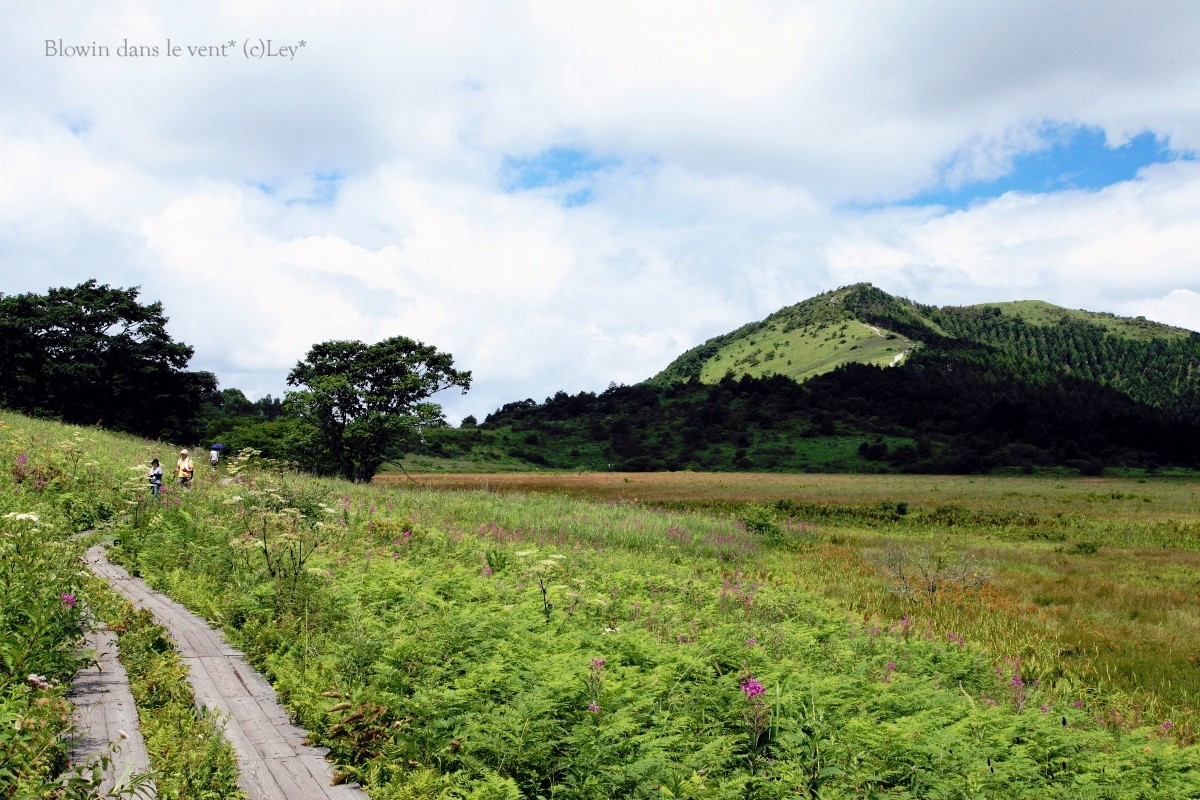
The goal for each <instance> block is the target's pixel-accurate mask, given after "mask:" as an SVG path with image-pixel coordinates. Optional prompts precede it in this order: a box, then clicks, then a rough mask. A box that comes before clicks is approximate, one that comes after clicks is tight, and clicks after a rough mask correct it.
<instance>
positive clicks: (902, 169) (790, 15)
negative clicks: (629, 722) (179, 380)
mask: <svg viewBox="0 0 1200 800" xmlns="http://www.w3.org/2000/svg"><path fill="white" fill-rule="evenodd" d="M0 19H3V20H4V24H3V25H2V26H0V293H3V294H17V293H21V292H39V293H43V292H45V291H46V290H47V289H49V288H50V287H57V286H74V285H77V284H79V283H81V282H83V281H86V280H88V279H93V278H94V279H96V280H98V281H100V282H101V283H106V284H109V285H113V286H120V287H129V286H138V287H140V290H141V295H140V297H141V299H142V300H143V301H144V302H151V301H161V302H162V303H163V307H164V312H165V314H166V316H167V317H169V320H170V322H169V324H168V330H169V331H170V333H171V335H172V336H173V337H174V338H175V339H176V340H177V341H182V342H185V343H187V344H189V345H191V346H192V347H193V348H194V349H195V355H194V357H193V359H192V362H191V368H192V369H198V370H208V371H211V372H213V373H215V374H216V375H217V377H218V379H219V381H220V384H221V387H222V388H238V389H241V390H242V391H244V392H245V393H246V394H247V396H249V397H250V398H252V399H257V398H259V397H262V396H264V395H266V394H271V395H273V396H276V397H278V396H280V395H282V394H283V393H284V392H285V391H286V390H287V388H288V387H287V385H286V376H287V373H288V372H289V370H290V369H291V368H292V367H293V366H294V365H295V364H296V362H297V361H299V360H300V359H302V358H303V357H304V355H305V353H306V352H307V351H308V349H309V348H310V347H311V346H312V345H313V344H316V343H318V342H323V341H328V340H333V339H356V340H360V341H363V342H367V343H373V342H376V341H380V340H382V339H385V338H387V337H390V336H396V335H403V336H408V337H411V338H414V339H417V340H420V341H422V342H425V343H428V344H432V345H434V346H436V347H437V348H438V349H439V350H442V351H445V352H449V353H452V354H453V356H454V360H455V366H456V368H458V369H464V370H470V371H471V372H472V375H473V386H472V388H471V391H470V392H469V393H467V394H466V395H462V394H459V393H457V392H456V393H453V394H451V393H444V394H442V395H439V396H438V397H437V398H436V399H437V400H438V401H440V402H441V403H442V404H443V406H444V408H445V410H446V414H447V418H448V419H449V420H450V421H451V422H457V421H458V420H460V419H461V418H462V417H463V416H465V415H467V414H471V415H474V416H476V417H478V418H479V419H482V418H483V417H484V416H486V415H487V414H488V413H490V412H491V411H493V410H495V409H496V408H498V407H499V406H500V405H502V404H504V403H507V402H511V401H514V400H521V399H525V398H533V399H535V400H541V399H543V398H545V397H547V396H549V395H552V394H554V393H555V392H556V391H559V390H563V391H567V392H569V393H576V392H579V391H601V390H603V389H604V388H605V387H607V386H608V385H609V384H610V383H612V382H615V383H618V384H621V383H626V384H631V383H636V382H638V381H641V380H644V379H645V378H648V377H650V376H651V375H653V374H655V373H656V372H658V371H659V370H661V369H662V368H663V367H665V366H666V365H667V364H668V363H670V361H671V360H673V359H674V358H675V357H676V356H677V355H679V354H680V353H682V352H683V351H684V350H686V349H688V348H689V347H692V346H694V345H696V344H699V343H701V342H703V341H704V340H706V339H708V338H710V337H712V336H716V335H719V334H722V333H725V332H728V331H729V330H732V329H733V328H736V327H738V326H739V325H742V324H744V323H746V322H750V321H753V320H757V319H761V318H762V317H764V316H766V315H767V314H769V313H771V312H773V311H775V310H777V309H779V308H781V307H783V306H787V305H791V304H793V303H797V302H800V301H802V300H805V299H807V298H809V297H811V296H813V295H815V294H819V293H821V292H824V291H829V290H831V289H835V288H837V287H839V286H845V285H849V284H852V283H858V282H861V281H869V282H871V283H873V284H874V285H876V286H877V287H879V288H881V289H883V290H884V291H887V292H890V293H892V294H895V295H899V296H902V297H907V298H909V299H911V300H914V301H917V302H921V303H929V304H935V305H966V304H973V303H985V302H1000V301H1007V300H1021V299H1039V300H1045V301H1048V302H1051V303H1055V304H1058V305H1061V306H1066V307H1069V308H1084V309H1088V310H1093V311H1107V312H1112V313H1115V314H1119V315H1126V316H1139V315H1140V316H1145V317H1147V318H1150V319H1153V320H1158V321H1161V322H1166V323H1169V324H1172V325H1177V326H1181V327H1185V328H1189V329H1191V330H1200V160H1198V159H1197V153H1198V152H1200V47H1197V46H1196V42H1198V41H1200V3H1195V2H1191V0H1138V1H1137V2H1126V1H1125V0H1120V1H1117V0H1087V1H1086V2H1085V1H1084V0H1075V1H1073V2H1066V1H1065V0H1005V1H1004V2H999V1H997V2H972V3H964V2H961V0H873V1H872V2H866V1H865V0H817V1H815V2H812V1H810V2H804V1H803V0H795V1H794V2H766V1H762V2H760V1H759V0H730V1H728V2H709V1H708V0H686V1H683V0H681V1H680V2H675V1H674V0H635V1H634V2H622V1H621V0H605V1H604V2H590V1H588V0H579V1H575V0H546V1H545V2H482V1H475V2H454V0H441V2H438V3H427V2H422V3H417V2H403V1H400V2H396V1H388V2H383V1H382V0H378V1H375V2H372V0H350V2H346V3H328V2H314V0H289V2H274V1H273V0H256V2H236V1H235V0H227V1H225V2H218V1H217V0H213V2H205V3H178V2H149V1H146V0H114V2H105V3H97V2H94V0H80V1H78V2H64V1H61V0H47V2H41V3H28V2H16V1H15V0H0Z"/></svg>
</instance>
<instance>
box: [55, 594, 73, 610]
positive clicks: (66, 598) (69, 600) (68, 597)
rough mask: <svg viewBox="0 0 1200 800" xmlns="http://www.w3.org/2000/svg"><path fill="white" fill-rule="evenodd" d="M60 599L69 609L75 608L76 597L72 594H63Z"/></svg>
mask: <svg viewBox="0 0 1200 800" xmlns="http://www.w3.org/2000/svg"><path fill="white" fill-rule="evenodd" d="M58 599H59V600H62V604H63V605H64V606H66V607H67V608H74V607H75V595H73V594H71V593H70V592H63V593H62V594H60V595H59V596H58Z"/></svg>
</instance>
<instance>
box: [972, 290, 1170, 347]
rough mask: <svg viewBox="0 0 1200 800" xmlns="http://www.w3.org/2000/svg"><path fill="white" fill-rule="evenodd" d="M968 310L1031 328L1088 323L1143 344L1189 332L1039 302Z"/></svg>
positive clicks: (988, 304) (1145, 321)
mask: <svg viewBox="0 0 1200 800" xmlns="http://www.w3.org/2000/svg"><path fill="white" fill-rule="evenodd" d="M968 307H969V308H975V309H984V308H988V307H993V308H999V309H1000V310H1001V312H1002V313H1003V314H1004V315H1005V316H1008V317H1013V318H1016V319H1022V320H1024V321H1025V322H1027V323H1029V324H1032V325H1042V326H1051V325H1062V324H1064V323H1066V322H1071V321H1073V322H1087V323H1091V324H1093V325H1096V326H1098V327H1100V328H1102V329H1103V330H1104V331H1105V332H1106V333H1109V334H1111V335H1113V336H1117V337H1120V338H1124V339H1133V340H1135V341H1139V342H1146V341H1150V340H1152V339H1165V340H1168V341H1170V340H1179V339H1187V338H1188V337H1189V336H1191V335H1192V331H1189V330H1187V329H1185V328H1177V327H1174V326H1172V325H1164V324H1163V323H1161V322H1153V321H1151V320H1148V319H1146V318H1145V317H1119V316H1116V315H1115V314H1108V313H1105V312H1100V311H1085V310H1082V309H1070V308H1063V307H1061V306H1056V305H1053V304H1052V303H1047V302H1045V301H1042V300H1016V301H1013V302H1008V303H981V304H978V305H974V306H968Z"/></svg>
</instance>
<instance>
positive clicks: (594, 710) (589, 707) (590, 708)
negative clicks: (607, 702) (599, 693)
mask: <svg viewBox="0 0 1200 800" xmlns="http://www.w3.org/2000/svg"><path fill="white" fill-rule="evenodd" d="M587 710H588V711H591V712H592V713H593V714H599V713H600V706H599V705H598V704H596V703H588V704H587Z"/></svg>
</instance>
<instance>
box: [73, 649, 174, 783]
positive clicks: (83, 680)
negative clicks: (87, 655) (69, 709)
mask: <svg viewBox="0 0 1200 800" xmlns="http://www.w3.org/2000/svg"><path fill="white" fill-rule="evenodd" d="M85 640H86V647H87V648H88V649H89V650H92V651H93V652H95V654H96V655H95V661H94V662H93V663H92V664H91V665H89V666H88V667H87V668H86V669H84V670H81V671H80V672H79V674H78V675H77V676H76V677H75V681H74V683H73V684H72V686H71V691H70V692H69V693H68V694H67V699H68V700H70V701H71V703H72V704H74V706H75V710H74V713H73V715H72V722H73V723H74V730H73V731H72V734H71V740H72V742H71V749H70V756H69V757H70V761H71V763H72V764H73V765H82V764H85V763H87V762H88V761H89V760H92V759H95V758H98V757H99V756H103V755H108V756H109V758H110V759H111V761H110V763H109V767H108V769H107V770H105V772H104V779H103V782H102V783H101V786H100V793H101V794H103V793H106V792H108V791H109V790H111V789H112V788H113V787H114V786H115V785H116V783H117V780H118V778H120V777H121V776H122V775H125V774H126V773H127V772H128V774H130V775H138V774H141V773H144V772H149V771H150V756H149V755H148V754H147V753H146V742H145V741H144V740H143V739H142V732H141V728H140V727H139V726H138V718H137V708H136V706H135V705H134V702H133V693H132V692H131V691H130V690H129V676H128V675H127V674H126V672H125V667H124V665H123V664H121V662H120V661H119V660H117V637H116V635H115V634H114V633H113V632H112V631H110V630H108V629H107V628H103V629H100V630H94V631H89V632H88V633H87V634H85ZM112 743H116V748H115V749H112V750H111V752H110V745H111V744H112ZM149 788H150V789H153V786H151V787H149Z"/></svg>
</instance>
